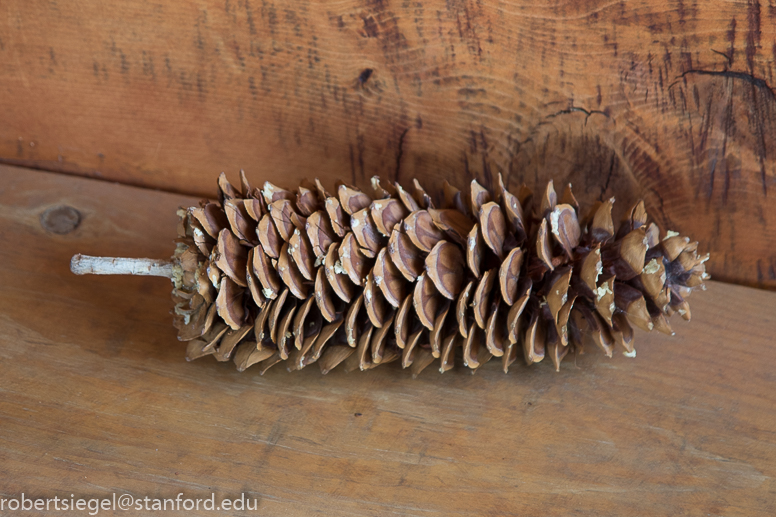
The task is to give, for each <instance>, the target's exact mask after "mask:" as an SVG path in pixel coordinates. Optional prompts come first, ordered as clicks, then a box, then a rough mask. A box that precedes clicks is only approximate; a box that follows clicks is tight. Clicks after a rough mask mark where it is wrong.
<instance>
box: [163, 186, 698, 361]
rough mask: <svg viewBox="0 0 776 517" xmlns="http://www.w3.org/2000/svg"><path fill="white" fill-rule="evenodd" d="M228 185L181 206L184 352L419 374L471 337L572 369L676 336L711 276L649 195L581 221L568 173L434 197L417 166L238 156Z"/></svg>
mask: <svg viewBox="0 0 776 517" xmlns="http://www.w3.org/2000/svg"><path fill="white" fill-rule="evenodd" d="M218 187H219V190H218V202H206V201H203V202H202V203H201V204H200V206H199V207H192V208H188V209H180V210H179V212H178V213H179V215H180V225H179V228H178V234H179V237H180V238H179V239H178V241H177V249H176V252H175V256H174V268H173V269H174V278H173V283H174V290H173V299H174V301H175V304H176V305H175V326H176V328H177V329H178V330H179V339H181V340H183V341H189V345H188V350H187V358H188V359H189V360H191V359H196V358H199V357H202V356H205V355H213V356H215V358H216V359H218V360H219V361H227V360H229V359H233V360H234V362H235V363H236V364H237V368H238V369H239V370H240V371H242V370H245V369H246V368H248V367H249V366H251V365H254V364H258V365H259V371H260V373H262V374H263V373H264V372H265V371H266V370H267V369H268V368H270V367H271V366H273V365H275V364H277V363H279V362H284V363H285V364H286V365H287V367H288V370H297V369H301V368H304V367H305V366H307V365H309V364H311V363H314V362H318V364H319V366H320V368H321V371H322V372H323V373H327V372H329V371H330V370H331V369H332V368H334V367H336V366H337V365H339V364H340V363H344V368H345V369H346V370H348V371H350V370H354V369H357V368H359V369H361V370H365V369H369V368H373V367H375V366H377V365H379V364H383V363H389V362H391V361H396V360H400V361H401V364H402V366H403V367H405V368H407V367H409V368H410V370H411V372H412V374H413V375H417V374H418V373H420V371H421V370H423V369H424V368H425V367H426V366H428V365H429V364H431V363H432V362H433V361H434V360H435V359H439V360H440V367H439V370H440V371H441V372H444V371H446V370H449V369H450V368H452V367H453V365H454V361H455V357H456V353H457V349H458V348H462V352H463V354H462V355H463V363H464V365H465V366H467V367H468V368H471V369H473V370H476V369H477V368H479V367H480V366H481V365H482V364H484V363H485V362H486V361H488V360H490V359H491V358H492V357H494V356H495V357H500V358H501V360H502V364H503V369H504V372H506V371H507V369H508V368H509V365H510V364H512V363H513V362H514V361H515V360H516V358H517V355H518V353H519V352H518V350H519V349H522V352H523V355H524V357H525V360H526V362H527V363H528V364H532V363H537V362H539V361H541V360H542V359H544V358H545V356H549V358H550V360H551V361H552V363H553V365H554V366H555V369H556V370H559V368H560V363H561V361H562V360H563V358H564V357H565V356H566V355H567V354H568V353H569V351H572V350H573V351H582V350H584V348H585V347H586V346H587V345H588V344H589V343H593V344H594V345H595V346H596V347H598V348H600V349H601V350H603V352H604V353H605V354H606V355H607V356H609V357H611V356H612V353H613V350H614V348H615V347H616V346H619V347H621V348H622V349H623V351H624V353H626V355H633V354H635V351H634V348H633V339H634V330H633V327H638V328H641V329H644V330H646V331H651V330H653V329H657V330H659V331H661V332H664V333H666V334H673V331H672V330H671V326H670V325H669V323H668V318H667V316H670V315H671V314H673V313H674V312H678V313H679V314H680V315H681V316H682V317H683V318H684V319H686V320H689V319H690V309H689V306H688V304H687V302H686V301H685V298H686V296H687V295H688V294H689V293H690V292H691V291H692V290H693V289H694V288H696V287H701V288H705V286H704V285H703V281H704V280H705V279H707V278H708V275H707V274H706V272H705V266H704V262H705V261H706V260H707V259H708V255H706V256H704V257H699V256H698V254H697V248H698V243H697V242H692V243H691V242H690V239H688V238H687V237H682V236H680V235H678V234H677V233H676V232H671V231H669V232H667V234H665V235H664V236H663V238H662V239H661V238H660V237H661V236H660V231H659V229H658V227H657V226H656V225H655V223H649V222H648V219H647V213H646V211H645V209H644V203H643V202H639V203H638V204H636V205H635V206H634V207H633V208H631V210H629V211H628V213H627V216H626V217H625V219H624V221H623V222H622V223H621V224H620V226H619V228H618V229H617V231H616V232H615V228H614V223H613V221H612V205H613V203H614V198H612V199H610V200H608V201H605V202H603V203H598V204H597V205H596V206H595V207H593V209H592V210H591V211H590V215H588V216H587V217H586V218H584V219H580V210H579V205H578V203H577V200H576V199H575V198H574V195H573V194H572V192H571V185H569V186H568V187H567V188H566V189H565V191H564V193H563V195H562V196H561V198H560V201H558V198H557V194H556V192H555V190H554V187H553V183H552V182H550V183H549V184H548V185H547V188H546V190H545V191H544V193H543V195H542V197H541V199H539V200H537V201H536V202H533V201H532V198H533V195H532V193H531V192H530V190H528V189H527V188H526V187H525V186H523V187H522V188H521V189H520V192H519V193H518V194H517V195H515V194H512V193H511V192H509V191H508V190H507V189H506V188H505V186H504V184H503V181H502V179H501V177H500V176H499V188H498V192H497V196H494V195H492V194H491V192H489V191H488V190H486V189H485V188H484V187H482V186H481V185H479V184H478V183H477V182H476V181H472V183H471V188H470V192H469V195H468V196H466V195H465V194H464V193H462V192H460V191H459V190H458V189H456V188H454V187H452V186H451V185H449V184H447V183H445V185H444V196H443V198H444V199H443V201H442V202H441V204H439V205H437V204H436V203H435V202H434V200H432V198H431V196H429V195H428V194H427V193H426V191H425V190H424V189H423V188H422V187H421V186H420V184H419V183H418V182H417V180H415V181H414V182H413V188H412V189H411V192H409V191H407V190H404V189H403V188H402V187H401V186H400V185H398V184H396V185H390V184H385V183H382V182H381V181H380V180H379V178H377V177H375V178H373V179H372V187H373V190H374V192H373V194H372V195H371V196H370V195H368V194H366V193H365V192H362V191H360V190H358V189H356V188H354V187H350V186H348V185H344V184H341V185H338V187H337V192H336V195H333V194H331V193H329V192H327V191H326V189H325V188H324V187H323V186H322V185H321V183H320V182H319V181H317V180H316V181H315V183H304V184H303V185H301V186H300V187H299V188H298V189H297V190H296V192H291V191H288V190H285V189H282V188H279V187H277V186H275V185H273V184H272V183H270V182H266V183H265V184H264V187H263V188H262V189H261V190H259V189H256V188H251V186H250V185H249V184H248V181H247V180H246V178H245V174H244V173H242V171H241V188H240V190H237V189H236V188H235V187H233V186H232V185H231V184H230V183H229V181H228V180H227V179H226V176H225V175H224V174H223V173H222V174H221V177H220V178H219V180H218ZM532 206H533V207H534V208H533V210H531V207H532Z"/></svg>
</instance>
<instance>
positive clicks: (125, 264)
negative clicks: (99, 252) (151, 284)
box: [70, 253, 172, 278]
mask: <svg viewBox="0 0 776 517" xmlns="http://www.w3.org/2000/svg"><path fill="white" fill-rule="evenodd" d="M70 271H72V272H73V273H75V274H76V275H142V276H162V277H165V278H172V262H170V261H168V260H155V259H148V258H125V257H90V256H89V255H81V254H80V253H79V254H78V255H73V258H72V259H71V260H70Z"/></svg>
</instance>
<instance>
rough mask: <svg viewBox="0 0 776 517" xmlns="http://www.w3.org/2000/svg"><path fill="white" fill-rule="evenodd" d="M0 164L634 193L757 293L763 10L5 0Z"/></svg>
mask: <svg viewBox="0 0 776 517" xmlns="http://www.w3.org/2000/svg"><path fill="white" fill-rule="evenodd" d="M4 7H5V8H4V9H3V12H2V14H1V15H0V85H2V86H1V89H0V91H2V95H0V113H2V114H3V122H2V124H0V159H2V160H4V161H6V162H13V163H19V164H25V165H28V166H33V167H36V168H43V169H48V170H58V171H66V172H73V173H77V174H86V175H92V176H96V177H101V178H106V179H110V180H115V181H121V182H124V183H129V184H136V185H144V186H150V187H156V188H161V189H165V190H170V191H175V192H188V193H195V194H200V195H212V191H213V186H214V178H215V176H216V175H217V173H218V172H220V171H221V170H227V171H232V172H233V173H236V171H237V170H238V169H240V168H244V169H246V170H247V171H248V172H249V173H250V175H251V176H252V177H253V178H255V179H256V181H259V180H264V179H267V178H270V179H273V180H280V179H283V180H284V181H285V182H286V183H287V184H288V185H293V184H295V183H296V181H297V180H299V179H300V178H302V177H305V176H309V177H312V176H320V177H322V178H324V179H327V180H330V181H334V180H335V179H344V180H347V181H349V182H353V183H357V184H364V183H365V181H366V180H367V179H368V178H369V177H371V176H372V175H373V174H379V175H381V176H383V177H388V178H391V179H400V180H404V181H407V180H409V179H411V178H412V177H414V176H417V177H420V178H422V179H424V181H425V183H426V184H427V185H429V188H432V187H434V186H437V185H439V184H440V183H441V180H442V179H443V178H448V179H452V180H453V181H454V182H456V183H458V184H464V183H466V182H467V181H468V180H470V179H471V178H477V179H479V180H480V181H481V182H483V183H485V184H488V185H491V186H492V185H493V182H494V178H495V175H496V174H497V173H498V172H499V171H503V172H504V173H505V174H506V175H507V176H508V181H509V183H510V184H511V185H514V186H517V185H519V184H520V183H521V182H523V181H526V182H527V183H529V184H530V185H541V184H542V183H543V182H544V181H545V180H546V179H548V178H550V177H554V178H555V179H556V180H557V181H559V182H566V181H572V182H573V184H574V185H575V187H576V188H577V192H578V193H579V197H581V198H582V200H583V201H591V200H593V199H599V198H604V197H609V196H612V195H616V196H617V197H618V199H619V200H620V202H621V205H627V204H629V203H631V202H632V201H634V200H635V199H637V198H638V197H644V198H646V200H647V203H648V208H649V209H650V211H651V213H653V214H654V215H655V217H656V218H657V220H658V221H659V223H660V224H661V225H662V226H664V227H666V228H670V229H673V230H679V231H681V232H682V233H686V234H689V235H693V236H694V238H696V239H698V240H700V241H701V242H702V243H704V245H705V246H707V249H708V250H709V251H711V252H712V259H711V262H710V263H709V271H710V272H711V274H712V275H714V277H715V278H718V279H722V280H726V281H734V282H740V283H746V284H750V285H757V286H760V287H770V288H774V287H776V253H774V250H775V249H776V230H774V228H775V227H776V204H774V203H773V201H772V198H773V196H774V191H776V158H775V157H776V94H775V93H774V90H773V85H774V84H776V83H775V81H776V79H775V78H774V74H775V72H776V4H774V3H773V2H772V1H769V2H768V3H765V2H760V1H755V0H750V1H747V2H723V1H721V0H714V1H710V2H701V3H698V2H695V3H687V2H682V1H668V0H659V1H651V0H632V1H623V2H611V1H609V0H589V1H584V2H560V1H543V2H535V1H529V0H511V1H497V0H485V1H483V0H453V1H444V2H443V1H442V0H431V1H428V2H408V1H405V2H398V1H388V0H345V1H342V2H336V3H331V2H312V1H309V0H297V1H295V2H293V3H292V4H288V3H286V2H279V1H276V0H274V1H273V0H263V1H261V2H258V1H255V0H254V1H251V0H225V1H223V2H222V1H218V2H215V1H210V0H199V1H197V2H193V3H177V2H172V3H170V2H158V1H152V0H132V1H127V2H121V3H120V4H111V5H110V6H106V5H105V3H104V2H100V1H97V0H72V1H70V2H64V3H62V2H59V3H49V2H42V1H31V2H11V3H7V4H6V5H5V6H4Z"/></svg>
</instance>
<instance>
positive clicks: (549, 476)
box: [0, 167, 776, 516]
mask: <svg viewBox="0 0 776 517" xmlns="http://www.w3.org/2000/svg"><path fill="white" fill-rule="evenodd" d="M195 201H196V199H194V198H186V197H182V196H178V195H173V194H167V193H162V192H153V191H149V190H142V189H137V188H133V187H127V186H121V185H114V184H109V183H106V182H97V181H92V180H86V179H77V178H70V177H66V176H63V175H56V174H49V173H41V172H33V171H26V170H20V169H16V168H11V167H0V235H2V242H3V246H2V247H0V260H1V261H2V264H3V268H2V269H0V286H2V287H0V292H1V293H2V296H0V358H2V361H0V379H1V380H0V473H2V476H0V497H5V498H7V497H19V495H20V494H21V493H22V492H24V493H25V494H26V495H27V496H28V497H53V496H55V495H57V496H60V497H61V496H62V495H65V496H66V497H69V494H75V495H76V497H110V494H111V493H112V492H114V491H115V492H117V493H118V494H121V493H125V492H126V493H129V494H131V495H133V496H134V497H141V498H142V497H145V496H148V497H150V498H174V497H175V496H176V495H177V494H178V493H180V492H183V493H184V494H185V496H186V497H205V498H208V497H210V493H211V492H215V493H216V494H217V496H216V498H217V500H220V498H221V497H230V498H235V497H240V494H241V493H245V494H246V497H249V498H251V499H252V498H256V499H258V500H259V506H260V511H259V514H261V515H300V516H301V515H311V514H316V513H320V514H324V515H355V514H357V515H386V514H401V515H538V514H541V515H568V514H569V512H571V511H572V509H573V511H574V512H576V513H579V514H583V515H691V516H693V515H698V516H701V515H704V516H705V515H710V514H711V515H747V516H759V515H762V516H766V515H773V513H774V511H776V507H775V506H774V501H776V418H775V417H774V412H773V410H774V407H775V404H776V392H774V390H773V385H774V381H776V378H775V377H776V375H775V374H774V369H773V364H774V363H775V362H776V347H774V346H773V336H774V335H776V314H775V311H774V306H776V293H771V292H766V291H758V290H754V289H750V288H744V287H736V286H732V285H726V284H722V283H718V282H711V283H710V288H709V290H708V291H707V292H704V293H699V294H697V295H695V296H693V297H692V298H691V303H692V306H693V321H692V323H690V324H684V323H683V322H681V321H677V322H676V323H675V327H676V331H677V336H676V337H674V338H673V339H669V338H666V337H665V336H663V335H656V334H650V335H645V334H644V333H639V335H638V336H637V350H638V357H637V358H635V359H629V358H626V357H623V356H622V355H620V354H619V353H618V354H616V356H615V357H614V358H613V359H610V360H609V359H606V358H605V357H602V356H601V355H599V354H592V355H591V354H588V355H584V356H580V357H579V358H578V360H577V361H576V363H575V362H574V361H567V362H564V363H563V365H562V368H561V372H560V373H557V374H556V373H555V372H553V371H552V368H551V366H550V365H548V364H543V363H542V364H539V365H536V366H534V367H531V368H528V367H525V366H522V365H521V364H516V365H515V366H513V368H512V372H511V373H510V374H509V375H506V376H505V375H503V374H502V373H501V372H500V371H499V368H498V365H496V364H495V363H494V362H491V363H488V364H486V365H485V366H484V367H483V368H482V371H480V372H479V373H477V375H474V376H472V375H469V374H468V373H466V372H464V371H463V370H462V369H459V368H457V369H454V370H453V371H451V372H448V373H446V374H445V375H440V374H438V373H436V372H435V371H432V369H431V368H429V369H428V370H426V371H424V372H423V374H422V375H421V376H420V377H419V378H418V379H417V380H412V379H411V377H410V375H409V374H408V372H406V371H402V370H401V369H400V368H398V366H395V365H389V366H385V367H380V368H377V369H375V370H371V371H368V372H365V373H351V374H344V373H343V372H341V371H338V370H334V371H333V372H332V373H330V374H328V375H327V376H321V375H320V373H319V371H318V370H317V368H315V367H311V368H307V369H305V370H302V371H300V372H295V373H293V374H290V373H287V372H285V371H282V370H281V369H279V368H278V369H271V370H270V371H269V372H268V373H267V374H266V375H264V376H263V377H262V376H259V375H257V374H256V373H255V372H252V371H251V370H248V371H246V372H244V373H242V374H240V373H237V372H236V371H235V370H234V368H233V365H232V364H231V363H229V364H222V363H217V362H215V361H213V360H212V359H211V358H206V359H202V360H199V361H196V362H193V363H186V362H185V361H184V359H183V356H184V351H185V345H184V344H182V343H178V342H177V341H176V339H175V331H174V329H173V328H172V325H171V324H170V319H171V317H170V316H169V314H168V312H169V310H170V308H171V302H170V301H169V290H170V288H169V285H168V284H167V282H166V281H165V280H164V279H158V278H145V277H144V278H124V277H76V276H74V275H72V274H70V273H69V271H68V262H69V258H70V256H71V255H72V254H73V253H76V252H83V253H91V254H126V255H134V256H153V257H165V256H168V255H169V254H170V252H171V249H172V243H171V241H170V236H172V235H173V234H174V231H175V224H176V217H175V213H174V212H175V208H176V207H177V206H178V205H180V204H187V203H193V202H195ZM61 205H67V206H71V207H73V208H75V209H77V210H78V211H79V212H80V213H81V215H82V221H81V223H80V225H79V226H78V227H77V228H76V229H75V230H74V231H72V232H70V233H67V234H64V235H56V234H52V233H50V232H47V231H45V230H44V229H42V228H41V224H40V214H41V213H42V212H44V211H45V210H47V209H49V208H51V207H54V206H61ZM130 514H131V512H130ZM138 514H142V512H138Z"/></svg>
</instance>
